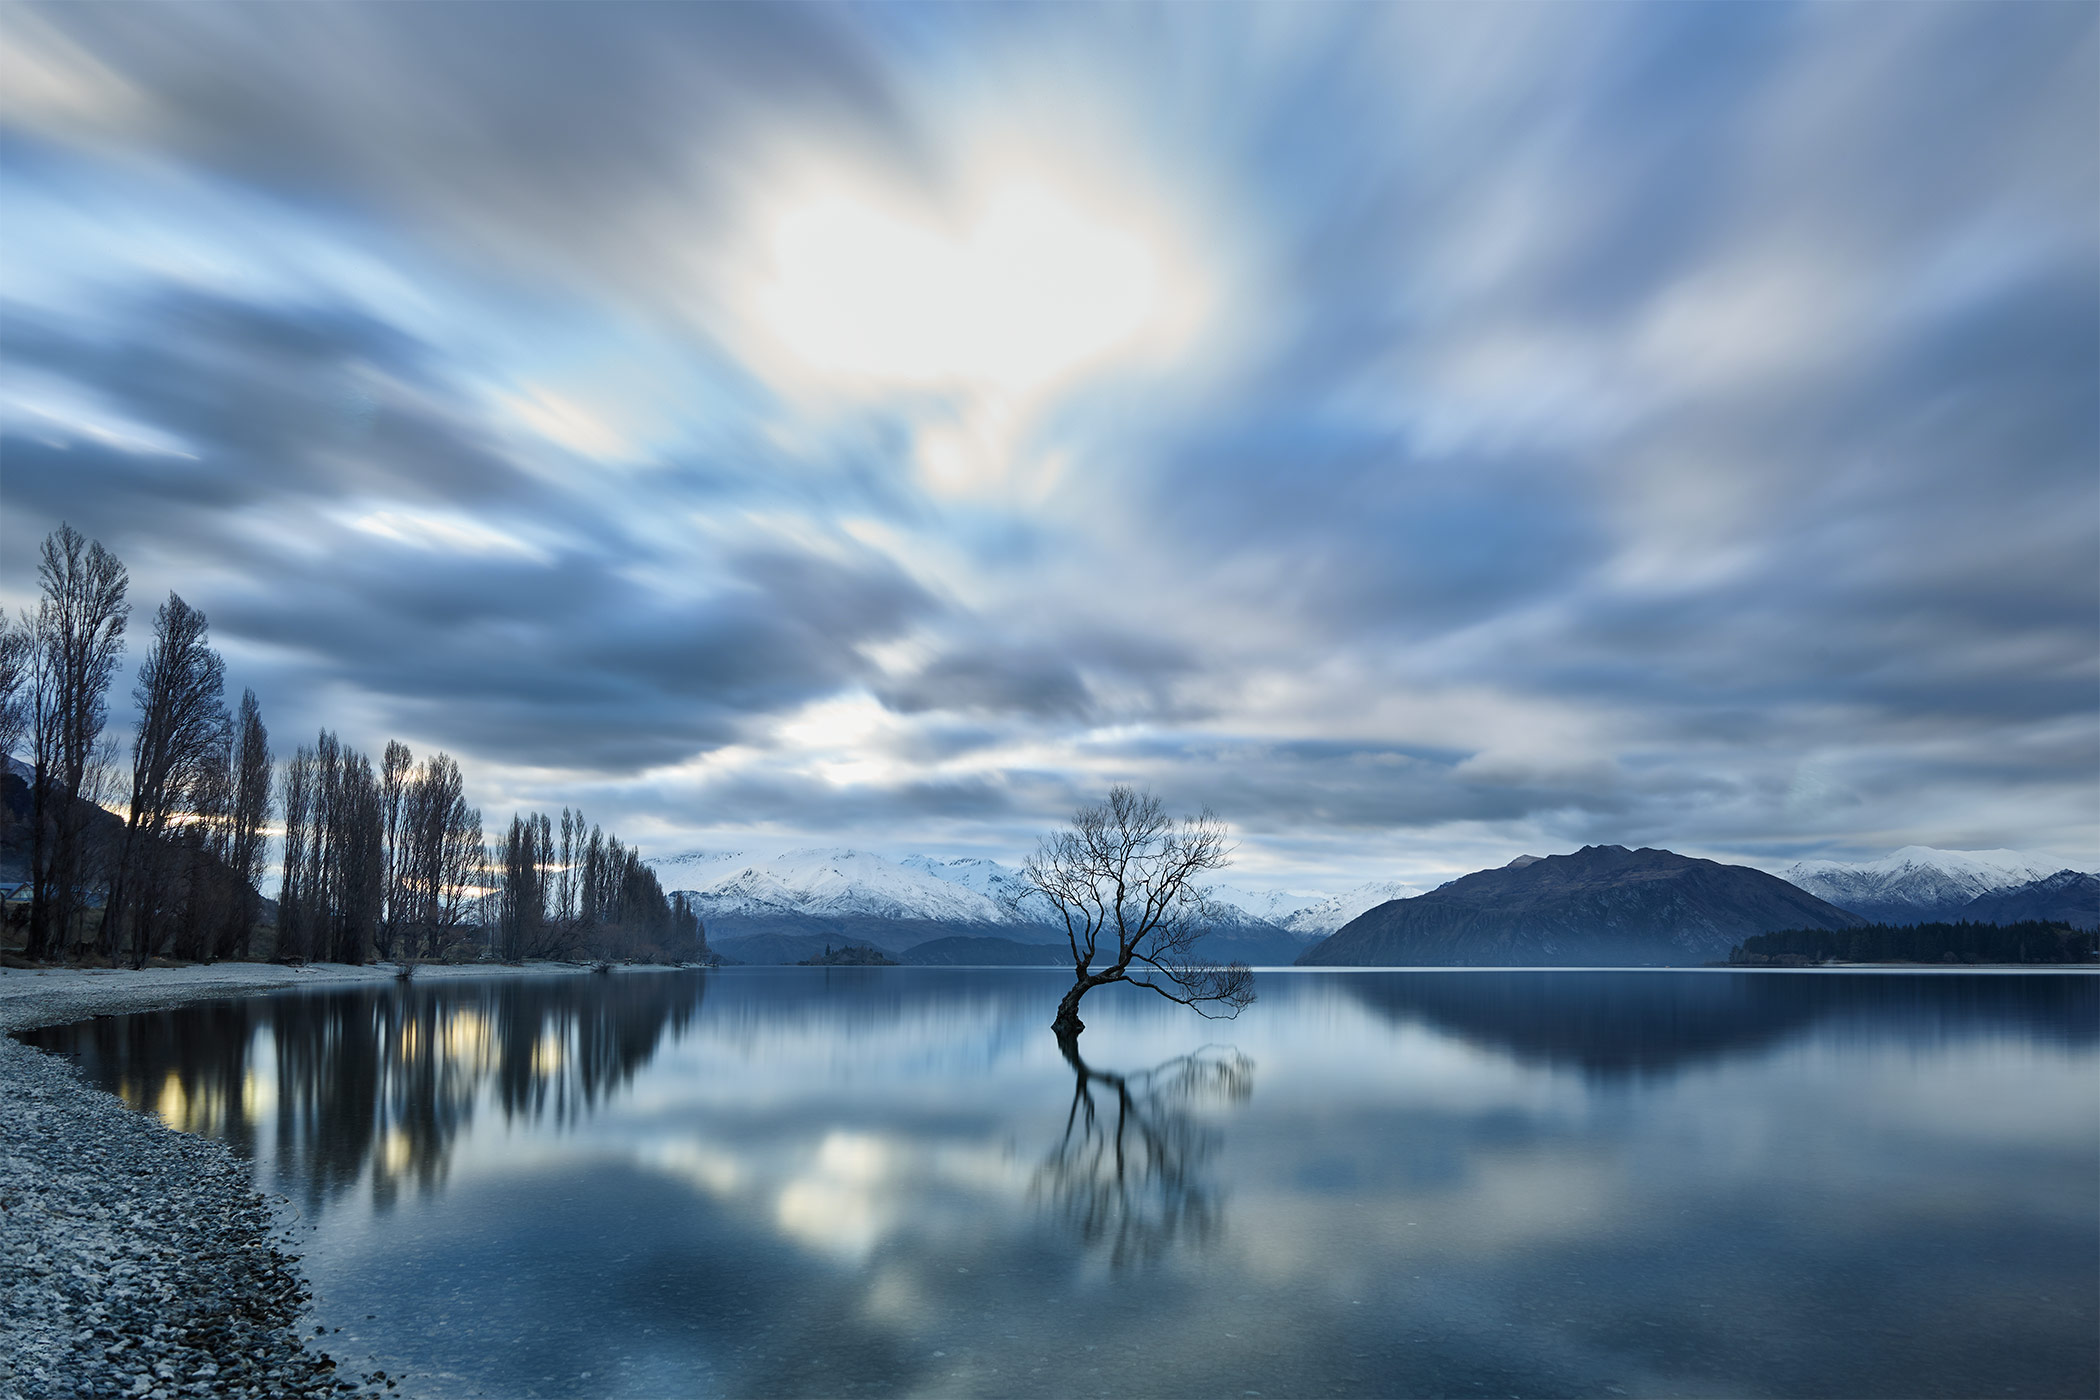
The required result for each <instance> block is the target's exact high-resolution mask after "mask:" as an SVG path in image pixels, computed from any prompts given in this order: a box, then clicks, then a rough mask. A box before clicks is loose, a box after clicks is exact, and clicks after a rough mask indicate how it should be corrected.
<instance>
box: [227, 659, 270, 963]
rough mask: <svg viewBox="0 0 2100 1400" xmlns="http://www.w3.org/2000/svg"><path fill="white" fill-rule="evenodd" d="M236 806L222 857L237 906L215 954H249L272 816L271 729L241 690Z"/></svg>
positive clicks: (233, 782) (233, 761)
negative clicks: (232, 886)
mask: <svg viewBox="0 0 2100 1400" xmlns="http://www.w3.org/2000/svg"><path fill="white" fill-rule="evenodd" d="M229 762H230V766H231V769H232V771H231V773H230V775H229V777H230V781H229V784H228V786H229V787H230V788H231V789H232V798H233V801H232V808H231V810H230V811H229V812H228V814H227V818H226V828H225V841H224V849H223V851H222V859H224V861H225V862H226V868H227V871H228V872H229V873H230V874H231V876H232V878H233V881H234V889H233V907H232V908H230V909H229V910H227V912H226V920H225V923H224V924H223V925H222V927H221V932H220V936H219V939H218V941H217V944H216V946H215V947H214V948H213V953H214V955H215V956H217V957H222V958H226V957H247V956H248V953H249V947H248V944H249V939H250V937H251V936H252V933H253V930H254V928H255V918H256V914H257V912H258V907H257V906H258V905H259V904H260V903H261V900H260V898H259V896H258V895H257V894H256V888H257V886H258V885H259V884H260V883H261V881H262V867H263V856H264V854H265V845H264V843H265V841H266V840H267V831H268V827H269V822H270V731H269V730H267V729H265V728H264V727H263V722H262V707H261V706H260V705H258V704H257V703H256V702H255V692H254V691H252V690H243V691H242V692H241V710H240V718H239V720H237V721H236V723H235V726H234V732H233V748H232V752H231V754H230V755H229Z"/></svg>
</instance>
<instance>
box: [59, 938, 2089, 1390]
mask: <svg viewBox="0 0 2100 1400" xmlns="http://www.w3.org/2000/svg"><path fill="white" fill-rule="evenodd" d="M1058 990H1059V975H1058V974H1057V973H1056V972H1054V971H1037V970H1024V969H1013V970H985V971H976V970H948V969H933V968H904V969H836V970H820V969H802V968H783V969H766V968H745V969H731V970H729V971H725V972H717V973H712V974H701V973H687V974H672V973H665V974H644V975H632V976H620V977H614V978H566V979H545V980H511V981H489V982H472V983H450V984H444V983H432V984H424V985H418V986H414V987H410V988H393V987H389V988H386V989H383V990H368V991H357V992H336V993H327V994H307V995H286V996H279V997H274V998H268V999H263V998H256V999H249V1000H243V1001H236V1002H226V1003H217V1004H209V1005H200V1006H195V1007H191V1008H189V1009H186V1010H182V1011H176V1012H164V1013H154V1014H147V1015H140V1016H132V1017H122V1018H107V1019H103V1020H99V1021H94V1022H90V1023H86V1024H84V1025H80V1026H75V1027H69V1028H62V1029H58V1030H53V1031H47V1032H42V1033H39V1034H38V1035H37V1036H35V1037H33V1039H35V1040H36V1041H37V1043H39V1044H42V1045H44V1046H46V1047H48V1048H52V1049H56V1050H60V1051H63V1052H65V1053H68V1054H72V1055H75V1056H78V1057H79V1058H80V1060H81V1061H82V1063H83V1064H84V1065H85V1066H86V1067H87V1068H88V1071H89V1073H90V1074H91V1075H93V1076H95V1077H97V1078H98V1079H99V1080H100V1082H102V1083H104V1084H106V1085H108V1086H110V1087H112V1088H115V1089H117V1090H118V1091H119V1092H121V1093H122V1094H123V1095H124V1096H125V1097H126V1098H127V1099H129V1100H130V1101H131V1102H132V1103H134V1104H136V1105H138V1106H140V1107H142V1108H146V1109H150V1110H152V1111H153V1112H156V1113H158V1114H160V1115H161V1116H163V1117H164V1118H166V1119H167V1120H168V1121H169V1122H170V1123H173V1124H175V1125H177V1126H179V1127H182V1128H186V1129H190V1130H192V1131H197V1132H203V1133H210V1134H214V1135H217V1136H221V1137H225V1138H227V1139H229V1140H231V1141H233V1142H234V1143H236V1144H237V1145H238V1146H239V1147H240V1149H241V1150H242V1151H244V1152H246V1153H248V1154H250V1155H251V1156H252V1157H253V1159H254V1161H255V1168H256V1174H257V1177H258V1179H259V1182H260V1184H262V1185H263V1186H264V1187H265V1188H267V1189H269V1190H272V1191H275V1192H279V1193H282V1194H283V1195H285V1196H287V1197H289V1198H290V1199H291V1201H292V1202H293V1203H294V1204H295V1205H296V1207H297V1208H298V1210H299V1212H300V1214H301V1217H302V1221H303V1226H304V1228H305V1229H307V1230H308V1231H309V1235H308V1239H307V1244H306V1250H307V1267H308V1269H309V1272H310V1274H311V1276H312V1278H313V1280H314V1283H315V1285H316V1288H317V1292H318V1302H317V1316H318V1318H319V1320H320V1321H321V1322H322V1323H324V1324H325V1325H326V1326H328V1327H329V1328H330V1329H331V1336H330V1338H329V1345H330V1347H331V1349H332V1350H334V1351H335V1353H336V1354H337V1355H338V1356H339V1357H342V1358H344V1359H345V1361H346V1362H347V1363H349V1364H353V1365H356V1366H358V1367H359V1368H360V1369H363V1368H366V1367H369V1366H373V1365H379V1366H384V1367H385V1368H386V1370H387V1371H388V1372H389V1373H394V1374H400V1373H406V1374H407V1376H408V1377H409V1385H408V1387H407V1388H408V1389H409V1391H410V1392H412V1393H416V1394H456V1395H504V1396H508V1395H549V1396H552V1395H564V1396H568V1395H606V1396H615V1395H617V1396H660V1395H671V1394H710V1393H715V1394H726V1395H796V1394H821V1395H857V1394H869V1393H873V1394H899V1395H901V1394H929V1395H948V1394H955V1395H985V1394H994V1395H1037V1394H1041V1395H1067V1394H1116V1395H1129V1394H1141V1395H1204V1396H1215V1395H1223V1396H1239V1395H1244V1394H1250V1393H1259V1394H1262V1395H1267V1396H1281V1395H1328V1394H1338V1395H1372V1394H1376V1395H1475V1394H1478V1395H1491V1396H1503V1395H1611V1394H1626V1395H1727V1396H1761V1395H1852V1396H1868V1395H1961V1396H1988V1395H2058V1396H2067V1395H2092V1394H2094V1393H2095V1392H2096V1390H2100V1359H2096V1347H2100V1342H2096V1337H2100V1318H2096V1294H2100V978H2095V977H2091V976H2082V975H2076V974H2058V975H2032V976H2030V975H1990V974H1916V975H1896V974H1879V975H1878V974H1836V973H1805V974H1784V973H1762V974H1760V973H1731V972H1677V973H1660V972H1657V973H1616V972H1565V971H1563V972H1542V973H1524V972H1517V973H1504V972H1402V973H1360V972H1359V973H1349V972H1333V973H1275V974H1268V973H1264V974H1262V975H1261V978H1260V996H1261V1000H1260V1001H1259V1002H1258V1003H1257V1004H1256V1005H1255V1006H1254V1007H1253V1008H1252V1009H1251V1010H1250V1011H1248V1012H1247V1013H1246V1015H1244V1016H1243V1017H1241V1018H1240V1020H1238V1021H1237V1022H1223V1023H1207V1022H1204V1021H1201V1020H1198V1019H1197V1018H1195V1017H1194V1016H1193V1015H1191V1014H1190V1013H1189V1012H1187V1011H1184V1010H1182V1009H1180V1008H1177V1007H1172V1006H1169V1005H1167V1004H1165V1003H1163V1002H1159V1001H1157V1000H1146V999H1141V998H1140V997H1139V996H1138V995H1135V994H1130V995H1126V996H1124V997H1122V998H1115V997H1104V996H1101V995H1100V994H1096V996H1095V997H1093V998H1089V1000H1088V1003H1087V1007H1086V1015H1087V1019H1088V1022H1089V1027H1090V1028H1089V1030H1088V1032H1087V1034H1086V1036H1085V1037H1084V1046H1083V1049H1084V1052H1085V1055H1086V1060H1087V1063H1086V1066H1085V1068H1084V1069H1083V1070H1082V1069H1080V1068H1075V1067H1074V1066H1073V1065H1070V1064H1068V1063H1067V1062H1066V1061H1065V1060H1064V1059H1063V1058H1061V1057H1060V1055H1059V1053H1058V1050H1057V1046H1056V1044H1055V1042H1054V1041H1053V1040H1052V1038H1051V1036H1050V1034H1049V1032H1048V1030H1047V1029H1046V1023H1047V1022H1048V1020H1049V1018H1050V1015H1051V1012H1052V1010H1053V1008H1054V1004H1055V1000H1056V994H1057V992H1058ZM337 1327H340V1328H341V1329H342V1331H341V1334H340V1335H339V1336H338V1335H333V1329H335V1328H337Z"/></svg>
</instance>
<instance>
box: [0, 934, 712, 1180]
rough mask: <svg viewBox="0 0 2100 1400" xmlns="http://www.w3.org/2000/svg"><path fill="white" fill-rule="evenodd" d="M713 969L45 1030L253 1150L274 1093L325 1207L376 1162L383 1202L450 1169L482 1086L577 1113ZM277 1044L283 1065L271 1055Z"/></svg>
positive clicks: (309, 998)
mask: <svg viewBox="0 0 2100 1400" xmlns="http://www.w3.org/2000/svg"><path fill="white" fill-rule="evenodd" d="M706 985H707V984H706V975H705V974H701V973H693V974H682V975H681V974H660V975H647V976H621V977H610V978H606V977H561V978H552V977H550V978H545V979H533V980H530V981H527V980H503V981H498V980H490V981H486V982H478V981H477V982H453V983H444V982H438V983H414V984H409V985H406V986H397V987H392V988H387V989H376V988H375V989H368V990H359V991H354V992H334V993H316V994H311V995H305V996H290V997H272V998H257V999H255V1000H248V1001H229V1002H217V1003H209V1004H206V1005H202V1006H197V1007H190V1008H185V1009H183V1010H179V1011H171V1012H161V1013H157V1014H154V1015H146V1016H127V1017H118V1018H105V1019H102V1020H97V1021H91V1022H88V1023H85V1024H83V1025H76V1026H64V1027H55V1028H53V1029H51V1030H47V1031H43V1032H39V1033H37V1035H36V1041H37V1043H39V1044H42V1045H44V1046H46V1047H47V1048H50V1049H54V1050H59V1051H62V1052H66V1053H71V1054H75V1055H78V1056H79V1057H80V1058H81V1060H82V1062H83V1065H84V1067H85V1068H86V1069H87V1071H88V1073H89V1074H90V1075H92V1076H94V1077H95V1078H97V1079H98V1080H99V1081H100V1082H102V1083H105V1084H108V1085H109V1086H110V1087H111V1088H113V1089H114V1090H115V1091H116V1092H117V1093H118V1094H119V1095H120V1096H122V1097H123V1098H124V1099H125V1101H126V1102H128V1103H130V1104H132V1105H133V1106H134V1107H137V1108H142V1109H148V1110H151V1111H153V1112H155V1113H157V1114H159V1115H160V1116H161V1117H162V1118H164V1119H165V1120H167V1121H168V1122H169V1123H170V1124H171V1125H172V1126H174V1127H177V1128H181V1129H183V1130H185V1131H190V1132H201V1133H208V1134H210V1135H212V1136H215V1137H222V1138H226V1139H228V1140H230V1141H232V1142H233V1143H235V1144H236V1145H237V1146H238V1147H240V1148H241V1149H242V1150H244V1151H252V1150H253V1148H254V1146H255V1143H256V1127H257V1123H258V1122H259V1121H260V1120H261V1119H262V1118H263V1117H264V1115H265V1114H266V1113H268V1112H269V1111H270V1108H271V1104H272V1101H274V1105H275V1115H276V1124H275V1128H276V1131H275V1135H274V1141H275V1148H276V1157H277V1171H278V1173H279V1175H280V1177H281V1179H283V1180H287V1181H298V1182H300V1183H301V1184H303V1185H304V1186H305V1187H306V1188H307V1199H306V1202H305V1204H306V1206H307V1208H308V1209H310V1210H318V1209H319V1208H320V1207H321V1206H323V1205H325V1204H326V1203H327V1202H328V1201H329V1200H330V1199H332V1198H334V1197H336V1196H339V1195H341V1194H342V1193H343V1192H344V1191H346V1190H348V1189H350V1188H351V1187H352V1186H354V1185H356V1183H357V1182H358V1180H359V1179H360V1178H361V1177H362V1176H363V1175H364V1173H365V1171H366V1170H367V1168H369V1169H370V1171H371V1174H372V1189H373V1195H374V1198H375V1200H376V1201H377V1202H378V1203H379V1204H380V1205H381V1206H385V1205H387V1204H388V1203H390V1202H391V1201H392V1200H393V1199H394V1198H395V1196H396V1195H397V1194H398V1192H399V1191H400V1190H401V1189H402V1187H403V1186H404V1185H407V1184H409V1183H413V1184H414V1185H415V1186H417V1187H418V1188H421V1189H425V1190H428V1189H430V1188H431V1187H433V1186H435V1185H437V1184H439V1183H440V1182H442V1181H443V1180H444V1178H445V1172H446V1167H447V1163H448V1161H449V1158H450V1154H451V1151H452V1147H453V1144H454V1143H455V1142H456V1141H457V1140H458V1139H459V1137H460V1135H461V1132H462V1131H463V1130H464V1129H465V1128H466V1127H467V1126H468V1125H469V1124H470V1123H471V1122H472V1121H473V1116H474V1113H475V1110H476V1107H477V1106H478V1105H479V1104H480V1102H481V1099H482V1093H483V1090H484V1089H487V1090H488V1092H489V1099H490V1101H491V1102H492V1103H493V1104H494V1106H495V1107H497V1108H498V1109H500V1110H501V1111H502V1113H503V1115H504V1117H505V1118H513V1117H522V1118H530V1119H538V1118H542V1117H546V1116H549V1115H551V1116H552V1117H553V1118H554V1119H555V1120H556V1121H558V1122H561V1123H573V1122H575V1121H577V1120H579V1119H581V1118H582V1117H583V1116H584V1115H586V1114H587V1113H589V1112H590V1111H591V1110H592V1109H593V1108H595V1107H596V1106H597V1105H599V1104H601V1103H603V1102H605V1101H606V1100H607V1099H608V1098H609V1097H611V1096H612V1095H613V1094H614V1093H616V1092H618V1091H619V1090H620V1089H621V1088H622V1087H624V1086H625V1085H626V1084H627V1083H628V1082H629V1081H630V1080H632V1079H633V1077H634V1075H635V1073H636V1072H637V1071H639V1070H640V1069H641V1067H642V1066H643V1065H645V1064H647V1063H648V1062H649V1060H650V1059H651V1058H652V1057H653V1056H654V1055H655V1053H656V1049H657V1046H658V1045H659V1044H660V1043H661V1042H662V1039H663V1035H664V1032H665V1031H666V1030H669V1031H671V1032H672V1033H673V1034H674V1035H676V1034H681V1033H682V1032H683V1031H684V1030H685V1028H686V1027H687V1026H688V1025H689V1024H690V1023H691V1022H692V1020H693V1018H694V1016H695V1015H697V1013H698V1011H699V1006H700V1000H701V997H702V995H703V993H704V992H705V989H706ZM273 1057H274V1061H275V1073H274V1074H272V1073H271V1072H270V1071H271V1066H270V1064H269V1060H270V1059H271V1058H273Z"/></svg>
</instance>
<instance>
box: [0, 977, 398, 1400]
mask: <svg viewBox="0 0 2100 1400" xmlns="http://www.w3.org/2000/svg"><path fill="white" fill-rule="evenodd" d="M390 975H391V973H390V972H389V971H386V970H383V969H377V968H358V969H339V970H338V969H326V968H316V969H311V970H307V969H300V970H296V971H295V970H293V969H290V968H265V967H251V966H232V967H228V966H223V965H222V966H220V967H216V968H179V969H176V968H169V969H149V970H147V971H144V972H138V973H129V972H121V973H108V972H85V971H81V970H63V971H60V970H54V971H52V972H49V973H41V974H40V973H38V972H36V971H34V970H23V969H11V970H9V971H8V972H7V973H6V974H5V975H4V976H0V1397H6V1400H15V1397H20V1400H46V1397H55V1396H67V1397H72V1396H94V1397H97V1400H101V1397H111V1396H145V1397H152V1400H166V1397H173V1396H189V1395H215V1396H217V1395H224V1396H244V1397H257V1400H263V1397H278V1396H315V1395H340V1394H343V1393H346V1392H362V1393H366V1394H386V1393H387V1392H388V1389H389V1383H388V1382H387V1381H386V1378H384V1377H379V1378H377V1379H373V1378H366V1377H353V1376H345V1375H342V1374H340V1373H339V1372H338V1370H337V1367H336V1364H335V1362H334V1361H333V1360H332V1359H331V1358H329V1357H328V1356H327V1355H326V1354H325V1353H324V1352H322V1351H321V1350H320V1349H319V1348H318V1347H317V1346H315V1345H311V1344H308V1343H306V1342H304V1341H303V1340H302V1338H301V1336H300V1323H301V1320H302V1318H303V1316H304V1309H305V1304H306V1302H307V1291H306V1287H305V1284H304V1282H303V1281H302V1278H301V1275H300V1272H299V1268H298V1261H297V1258H296V1256H294V1255H292V1254H291V1253H289V1252H288V1251H286V1250H285V1249H284V1248H283V1247H282V1245H281V1244H280V1234H281V1232H280V1230H279V1229H278V1222H277V1221H276V1220H275V1219H273V1217H272V1214H271V1210H270V1207H269V1205H268V1203H267V1202H266V1201H265V1200H264V1199H263V1198H262V1197H261V1196H260V1195H258V1194H257V1193H256V1191H255V1189H254V1187H253V1184H252V1181H251V1177H250V1173H249V1168H248V1164H247V1163H246V1162H244V1161H242V1160H241V1159H240V1158H239V1157H237V1156H235V1155H234V1153H233V1152H232V1151H231V1150H229V1149H228V1148H227V1147H226V1146H225V1145H224V1144H222V1143H218V1142H214V1141H211V1140H209V1139H206V1138H200V1137H192V1136H190V1135H188V1134H185V1133H178V1132H174V1131H172V1130H170V1129H168V1128H166V1127H164V1126H162V1124H161V1123H160V1122H159V1120H157V1119H155V1118H153V1117H152V1116H150V1115H148V1114H144V1113H138V1112H135V1111H133V1110H132V1109H129V1108H127V1107H125V1106H124V1104H123V1103H121V1102H120V1101H119V1100H118V1099H116V1098H115V1097H113V1096H112V1095H109V1094H106V1093H103V1092H102V1091H101V1090H99V1089H95V1088H93V1087H91V1086H89V1085H87V1084H86V1083H84V1082H83V1081H82V1080H81V1078H80V1076H79V1074H78V1073H77V1072H76V1071H75V1070H74V1068H73V1066H72V1065H71V1064H69V1063H67V1062H66V1061H64V1060H62V1059H58V1058H56V1057H54V1056H50V1055H45V1054H42V1053H40V1052H38V1051H36V1050H32V1049H30V1048H29V1047H28V1046H26V1045H23V1044H22V1043H21V1042H20V1041H17V1040H15V1039H14V1038H13V1037H12V1036H11V1035H8V1034H5V1033H6V1032H10V1031H14V1030H20V1029H25V1028H27V1027H29V1026H32V1025H50V1024H55V1023H59V1022H64V1021H70V1020H77V1019H80V1018H81V1017H83V1016H89V1015H96V1014H104V1013H118V1012H125V1011H138V1010H146V1009H149V1008H152V1007H156V1006H166V1005H172V1004H175V1003H178V1002H183V1001H190V1000H195V999H197V998H198V997H202V996H213V995H219V996H224V995H230V994H238V993H240V992H245V991H266V990H274V989H276V988H279V987H284V986H290V985H316V984H321V983H327V982H334V981H362V980H376V979H379V978H383V977H386V976H390Z"/></svg>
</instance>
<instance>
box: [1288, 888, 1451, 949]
mask: <svg viewBox="0 0 2100 1400" xmlns="http://www.w3.org/2000/svg"><path fill="white" fill-rule="evenodd" d="M1420 893H1422V887H1421V886H1420V885H1404V884H1402V883H1400V882H1399V881H1398V880H1373V881H1371V882H1370V883H1369V884H1364V885H1358V886H1357V887H1356V888H1355V889H1353V890H1348V891H1345V892H1344V893H1341V894H1331V895H1328V896H1327V897H1326V898H1325V899H1322V900H1317V901H1315V902H1314V903H1311V904H1308V905H1306V906H1305V907H1304V908H1302V909H1298V910H1295V911H1293V912H1292V913H1290V914H1289V915H1287V916H1285V917H1284V918H1281V919H1278V920H1277V921H1276V922H1278V923H1280V924H1282V925H1283V926H1284V927H1285V928H1286V929H1289V930H1290V931H1291V932H1292V933H1295V934H1297V935H1298V936H1299V937H1300V938H1304V939H1314V938H1325V937H1326V936H1327V935H1328V934H1330V933H1333V932H1334V931H1335V930H1336V929H1339V928H1340V927H1341V926H1342V925H1343V924H1346V923H1348V922H1349V921H1350V920H1351V919H1353V918H1355V917H1356V916H1357V915H1359V914H1363V913H1367V912H1369V911H1370V910H1373V909H1376V908H1377V907H1378V906H1379V905H1381V904H1384V903H1385V902H1386V901H1387V900H1392V899H1413V898H1414V897H1415V896H1416V895H1418V894H1420Z"/></svg>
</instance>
